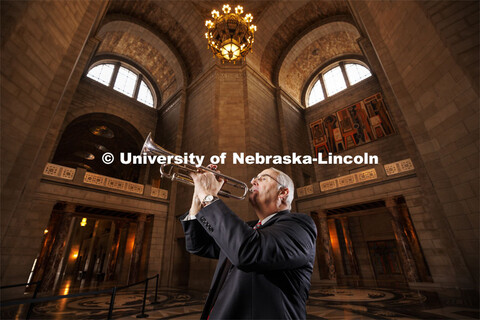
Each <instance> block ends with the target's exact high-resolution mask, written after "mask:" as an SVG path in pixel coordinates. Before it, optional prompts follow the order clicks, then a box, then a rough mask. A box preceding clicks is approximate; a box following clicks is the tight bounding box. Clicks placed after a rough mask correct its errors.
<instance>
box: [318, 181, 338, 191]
mask: <svg viewBox="0 0 480 320" xmlns="http://www.w3.org/2000/svg"><path fill="white" fill-rule="evenodd" d="M336 188H338V185H337V179H330V180H325V181H322V182H320V190H321V191H328V190H332V189H336Z"/></svg>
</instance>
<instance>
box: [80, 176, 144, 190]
mask: <svg viewBox="0 0 480 320" xmlns="http://www.w3.org/2000/svg"><path fill="white" fill-rule="evenodd" d="M83 182H84V183H87V184H93V185H96V186H100V187H106V188H110V189H115V190H120V191H125V192H131V193H136V194H143V188H144V186H143V184H138V183H134V182H130V181H125V180H120V179H115V178H111V177H106V176H102V175H100V174H96V173H92V172H86V173H85V176H84V177H83Z"/></svg>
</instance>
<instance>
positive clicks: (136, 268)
mask: <svg viewBox="0 0 480 320" xmlns="http://www.w3.org/2000/svg"><path fill="white" fill-rule="evenodd" d="M145 221H147V216H146V215H145V214H141V215H140V216H139V217H138V220H137V230H136V232H135V243H134V245H133V252H132V259H131V262H130V275H129V277H128V282H129V283H134V282H135V281H137V280H138V275H139V272H140V263H141V256H142V247H143V238H144V234H145Z"/></svg>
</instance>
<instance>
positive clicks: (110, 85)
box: [108, 62, 120, 88]
mask: <svg viewBox="0 0 480 320" xmlns="http://www.w3.org/2000/svg"><path fill="white" fill-rule="evenodd" d="M118 70H120V63H118V62H117V63H115V67H114V68H113V73H112V78H111V79H110V83H109V84H108V87H109V88H113V86H114V85H115V81H116V80H117V76H118Z"/></svg>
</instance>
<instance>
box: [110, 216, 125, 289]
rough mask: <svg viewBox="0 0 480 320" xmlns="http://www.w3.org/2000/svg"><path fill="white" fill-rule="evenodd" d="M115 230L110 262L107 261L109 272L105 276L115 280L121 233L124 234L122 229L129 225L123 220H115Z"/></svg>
mask: <svg viewBox="0 0 480 320" xmlns="http://www.w3.org/2000/svg"><path fill="white" fill-rule="evenodd" d="M113 224H114V226H115V230H114V231H113V232H114V234H113V239H112V244H111V246H110V248H109V250H110V252H109V254H108V262H107V272H106V276H105V280H106V281H109V280H113V279H114V277H115V269H116V268H117V259H118V253H119V249H120V235H121V234H122V230H123V229H125V226H126V225H127V224H126V223H125V222H123V221H114V222H113Z"/></svg>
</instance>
